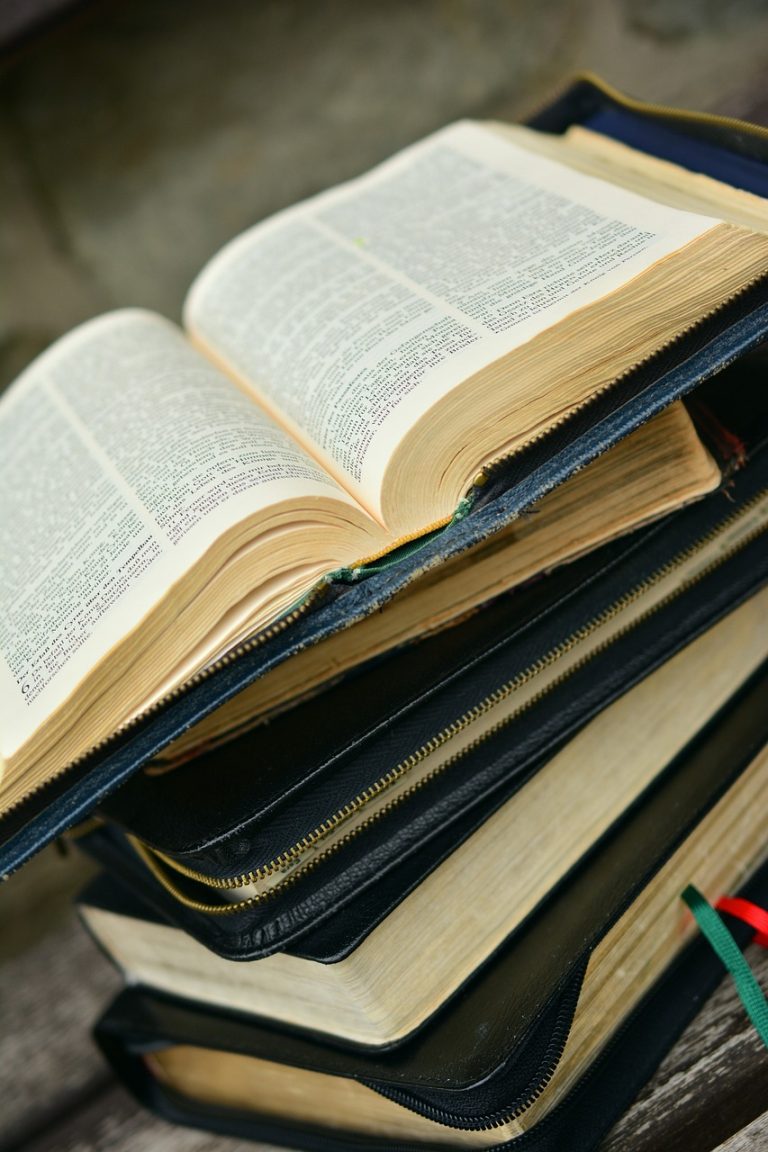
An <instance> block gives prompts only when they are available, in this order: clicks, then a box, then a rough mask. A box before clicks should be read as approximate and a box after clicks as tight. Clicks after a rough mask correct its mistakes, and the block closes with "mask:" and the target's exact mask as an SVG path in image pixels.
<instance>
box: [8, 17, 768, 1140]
mask: <svg viewBox="0 0 768 1152" xmlns="http://www.w3.org/2000/svg"><path fill="white" fill-rule="evenodd" d="M0 51H2V56H1V57H0V204H2V211H0V387H2V386H3V385H5V384H7V383H8V382H9V381H10V380H11V379H13V377H14V376H15V375H16V374H17V373H18V372H19V371H20V370H21V369H22V368H23V367H24V366H25V365H26V364H27V363H28V362H29V360H30V359H31V358H32V357H33V356H34V355H35V354H36V353H37V352H39V351H40V350H41V349H42V348H44V347H45V346H46V345H47V344H49V343H50V342H51V340H53V339H54V338H55V337H57V336H58V335H60V334H61V333H62V332H64V331H66V330H67V329H68V328H70V327H71V326H72V325H74V324H76V323H78V322H79V321H81V320H84V319H86V318H87V317H89V316H91V315H94V314H96V313H98V312H101V311H104V310H105V309H109V308H114V307H118V306H122V305H136V304H138V305H143V306H146V307H150V308H155V309H158V310H160V311H162V312H163V313H165V314H166V315H168V316H170V317H172V318H174V319H178V318H179V316H180V312H181V306H182V302H183V299H184V293H185V290H186V288H187V286H188V284H189V283H190V281H191V279H192V277H193V276H194V274H195V272H196V271H197V270H198V268H199V267H200V266H201V265H202V264H203V263H204V262H205V260H207V259H208V257H209V256H210V255H211V254H212V253H213V252H214V251H215V250H216V249H217V248H218V247H219V246H220V245H221V244H222V243H223V242H224V241H226V240H227V239H228V238H229V237H231V236H232V235H233V234H234V233H236V232H238V231H240V230H241V229H243V228H245V227H246V226H248V225H250V224H252V223H254V222H256V221H257V220H259V219H261V218H262V217H264V216H265V215H268V214H269V213H272V212H274V211H276V210H277V209H279V208H281V207H284V206H285V205H287V204H290V203H292V202H294V201H296V200H298V199H301V198H303V197H305V196H308V195H310V194H311V193H313V192H316V191H318V190H319V189H322V188H325V187H327V186H328V185H331V184H335V183H337V182H338V181H340V180H343V179H345V178H347V177H351V176H354V175H356V174H357V173H359V172H361V171H364V170H365V169H367V168H369V167H370V166H371V165H372V164H374V163H376V162H377V161H378V160H381V159H383V158H384V157H386V156H388V155H389V154H390V153H392V152H394V151H396V150H397V149H399V148H401V147H403V146H404V145H406V144H408V143H409V142H411V141H412V140H415V139H417V138H419V137H421V136H423V135H425V134H426V133H428V132H429V131H431V130H433V129H435V128H437V127H439V126H440V125H442V124H445V123H446V122H449V121H451V120H454V119H456V118H459V117H463V116H470V117H498V118H503V119H515V118H520V117H522V116H524V115H525V114H526V112H529V111H532V110H533V109H534V108H535V107H536V106H537V105H539V104H540V103H542V102H544V101H545V100H546V99H547V98H548V97H550V96H552V95H553V94H554V93H555V92H556V91H557V90H558V89H559V88H561V87H563V85H564V84H565V82H566V81H567V79H568V78H569V76H570V75H571V74H573V73H574V72H575V71H577V70H580V69H591V70H593V71H595V72H597V73H598V74H599V75H601V76H602V77H603V78H605V79H607V80H609V81H610V82H612V83H613V84H615V85H617V86H618V87H620V88H622V89H623V90H625V91H626V92H628V93H630V94H632V95H635V96H639V97H643V98H646V99H649V100H652V101H655V102H657V103H666V104H673V105H682V106H688V107H692V108H698V109H708V110H716V111H719V112H724V113H726V114H730V115H735V116H746V117H749V118H751V119H755V120H759V121H761V122H768V2H766V0H668V2H664V0H416V2H414V0H217V2H210V0H183V2H182V0H176V2H173V0H90V2H87V3H85V2H81V3H73V2H72V0H69V2H66V0H0ZM86 871H87V869H86V866H85V864H84V863H83V862H82V861H80V860H79V859H78V858H77V856H76V854H73V853H72V852H70V853H69V854H68V855H67V856H60V855H58V854H57V853H56V852H55V851H54V850H49V851H48V852H46V853H43V854H42V856H41V857H40V858H39V859H38V860H36V861H34V862H33V863H32V864H31V865H30V866H29V867H28V868H26V869H25V870H24V871H23V873H21V874H20V875H19V876H17V877H14V878H12V879H11V880H10V881H9V882H8V883H7V884H5V885H3V886H2V888H0V1100H1V1101H2V1104H1V1105H0V1152H9V1150H10V1149H12V1148H13V1149H17V1150H18V1149H23V1150H24V1152H44V1150H48V1149H57V1150H58V1149H67V1150H76V1152H86V1150H90V1149H102V1148H111V1149H118V1148H119V1149H130V1150H131V1152H141V1150H143V1149H152V1152H163V1150H165V1149H168V1150H169V1152H170V1150H173V1152H176V1150H177V1149H181V1148H183V1149H184V1150H187V1149H189V1150H192V1149H194V1150H196V1152H203V1150H208V1149H210V1150H211V1152H213V1150H214V1149H215V1150H216V1152H219V1150H220V1149H221V1150H223V1149H230V1150H234V1149H235V1148H239V1147H241V1146H240V1145H239V1144H235V1142H234V1141H219V1140H214V1139H213V1138H210V1137H206V1136H204V1135H202V1134H192V1133H187V1134H183V1135H181V1134H179V1133H177V1132H175V1131H174V1130H173V1129H170V1128H166V1127H165V1126H162V1125H160V1124H158V1123H156V1122H155V1121H152V1120H151V1119H150V1118H149V1117H147V1116H144V1115H143V1114H141V1113H140V1112H139V1111H138V1110H137V1109H136V1108H135V1106H134V1105H132V1104H131V1102H130V1101H129V1100H128V1098H127V1096H124V1095H123V1094H122V1093H121V1092H120V1091H119V1090H117V1089H114V1088H112V1087H111V1086H110V1084H109V1081H108V1076H107V1072H106V1069H105V1068H104V1067H103V1065H102V1063H101V1061H100V1058H99V1056H98V1054H97V1053H96V1051H95V1049H94V1048H93V1047H92V1045H91V1043H90V1041H89V1037H88V1031H89V1028H90V1025H91V1023H92V1021H93V1020H94V1019H95V1017H96V1015H97V1012H98V1011H99V1009H100V1008H101V1006H102V1005H103V1004H104V1002H105V1000H106V999H107V996H108V994H109V992H110V990H112V989H113V988H115V987H116V986H117V983H118V981H117V978H116V976H115V975H114V973H113V972H112V971H111V969H110V967H109V965H108V964H107V962H106V961H105V960H103V959H102V957H101V956H100V955H99V954H98V953H97V952H96V950H95V949H94V948H93V945H92V944H91V942H90V941H89V940H87V938H86V937H85V933H84V932H83V931H82V930H81V929H80V928H79V927H78V926H77V924H76V922H75V920H74V916H73V913H72V911H71V904H70V901H71V896H72V894H73V893H74V892H75V891H76V889H77V887H78V886H79V885H80V884H81V882H82V880H83V879H84V877H85V875H86ZM713 1013H714V1016H713ZM718 1013H719V1015H718ZM729 1013H730V1016H729ZM713 1021H714V1023H713ZM739 1021H740V1017H739V1014H738V1008H737V1007H736V1006H734V1004H732V1003H731V1001H730V1000H729V999H728V998H727V996H726V995H725V994H723V996H722V997H721V999H720V1000H716V1001H715V1002H714V1008H712V1009H711V1010H710V1015H709V1016H708V1017H707V1021H706V1022H705V1023H704V1024H699V1025H697V1026H695V1027H698V1028H699V1032H700V1033H701V1034H700V1036H699V1048H698V1049H697V1051H698V1055H697V1057H696V1059H695V1060H693V1058H691V1060H690V1063H691V1067H690V1068H687V1069H686V1067H685V1066H684V1065H685V1061H684V1059H683V1064H682V1065H681V1064H680V1060H681V1059H682V1058H680V1057H678V1058H677V1059H678V1065H675V1063H674V1059H673V1060H672V1064H667V1066H666V1072H665V1073H664V1075H665V1076H666V1081H664V1083H662V1085H661V1088H660V1087H659V1083H661V1082H657V1085H656V1088H655V1089H654V1091H656V1092H657V1093H658V1092H659V1091H662V1095H663V1091H667V1093H668V1105H669V1107H670V1108H671V1107H672V1106H673V1103H674V1101H675V1099H677V1098H679V1097H680V1093H681V1092H683V1093H684V1092H685V1090H686V1084H687V1080H686V1074H687V1073H688V1072H690V1073H691V1075H693V1072H694V1071H695V1069H694V1068H693V1065H694V1064H695V1063H696V1061H698V1063H699V1064H701V1061H702V1060H704V1059H705V1058H706V1051H707V1048H706V1045H707V1043H709V1044H710V1048H712V1050H714V1047H715V1044H716V1038H717V1035H721V1034H722V1029H726V1028H731V1029H732V1031H733V1036H734V1042H733V1055H732V1057H731V1058H732V1059H734V1060H750V1059H754V1060H755V1075H756V1077H759V1076H760V1075H761V1074H764V1073H765V1070H766V1068H765V1065H758V1062H757V1056H756V1049H752V1048H751V1047H750V1044H751V1040H750V1039H749V1038H747V1039H745V1036H747V1034H748V1031H749V1030H748V1029H746V1028H744V1026H743V1024H740V1022H739ZM718 1028H720V1029H721V1033H717V1029H718ZM707 1029H709V1032H708V1031H707ZM739 1029H741V1031H740V1030H739ZM739 1037H741V1040H739ZM739 1043H741V1048H739V1047H738V1044H739ZM702 1046H703V1047H702ZM702 1052H703V1053H704V1055H703V1056H702ZM761 1068H762V1073H761ZM699 1073H700V1068H699ZM713 1075H714V1072H713ZM756 1083H757V1081H756ZM763 1083H764V1082H763ZM664 1084H666V1088H665V1087H664ZM696 1094H697V1098H698V1103H697V1106H698V1112H699V1117H700V1118H701V1116H703V1115H705V1114H706V1107H707V1102H706V1099H701V1090H700V1081H696ZM657 1106H658V1100H657ZM662 1106H663V1103H662ZM747 1107H748V1102H745V1103H744V1108H747ZM749 1119H750V1117H749V1115H748V1112H745V1113H744V1117H743V1122H744V1123H745V1124H746V1123H748V1122H749ZM708 1122H709V1123H711V1130H712V1144H711V1145H710V1146H714V1145H715V1144H716V1143H718V1142H719V1140H720V1139H722V1138H724V1137H725V1136H726V1135H728V1134H729V1133H728V1132H721V1133H720V1134H719V1135H718V1131H719V1130H718V1127H717V1125H718V1117H717V1115H716V1114H715V1112H714V1111H713V1114H712V1116H711V1118H710V1119H709V1121H708ZM739 1122H740V1121H739V1115H738V1102H737V1103H736V1104H735V1105H734V1110H733V1112H732V1113H731V1114H730V1115H729V1118H728V1123H729V1124H730V1125H731V1126H732V1127H731V1129H730V1131H734V1130H735V1129H734V1127H733V1125H738V1123H739ZM628 1123H629V1124H630V1128H631V1126H632V1124H634V1129H633V1130H632V1131H633V1141H634V1142H633V1143H632V1147H633V1149H634V1148H640V1147H645V1145H643V1144H642V1124H643V1105H642V1102H641V1104H640V1108H639V1112H638V1111H637V1110H636V1112H635V1117H634V1120H632V1121H628ZM721 1127H722V1125H721ZM626 1131H627V1129H626V1127H625V1129H624V1134H622V1130H618V1131H617V1133H616V1134H614V1136H613V1137H612V1139H611V1142H610V1147H611V1148H612V1149H613V1150H614V1152H621V1149H622V1147H623V1146H624V1143H623V1142H624V1140H625V1138H626ZM638 1133H640V1135H638ZM678 1137H679V1143H675V1145H674V1149H673V1148H672V1147H669V1148H667V1149H665V1152H675V1149H678V1148H679V1149H680V1150H684V1149H686V1147H687V1145H686V1132H685V1126H684V1124H683V1126H682V1127H681V1129H680V1131H679V1133H678ZM758 1138H759V1137H758ZM638 1141H639V1142H638ZM651 1146H652V1145H650V1144H649V1145H648V1148H649V1150H650V1148H651ZM696 1146H697V1147H699V1145H696ZM242 1147H243V1148H245V1145H242ZM734 1147H735V1146H734ZM739 1147H741V1145H739ZM744 1147H745V1148H746V1147H747V1145H744ZM755 1147H757V1145H755Z"/></svg>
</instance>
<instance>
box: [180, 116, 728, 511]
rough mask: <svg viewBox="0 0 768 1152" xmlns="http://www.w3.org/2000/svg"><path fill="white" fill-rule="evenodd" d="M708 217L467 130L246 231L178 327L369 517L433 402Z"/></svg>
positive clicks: (431, 141)
mask: <svg viewBox="0 0 768 1152" xmlns="http://www.w3.org/2000/svg"><path fill="white" fill-rule="evenodd" d="M715 223H717V222H716V221H714V220H712V219H711V218H709V217H703V216H697V215H693V214H690V213H686V212H682V211H678V210H675V209H671V208H668V207H666V206H664V205H660V204H657V203H655V202H653V201H650V200H647V199H645V198H644V197H641V196H637V195H635V194H634V193H632V192H628V191H626V190H624V189H621V188H618V187H616V186H614V185H612V184H609V183H607V182H605V181H602V180H597V179H594V178H593V177H590V176H586V175H583V174H581V173H578V172H576V171H574V170H572V169H570V168H567V167H565V166H563V165H561V164H558V163H557V162H555V161H552V160H549V159H547V158H545V157H541V156H538V155H534V154H533V153H532V152H530V151H528V150H526V149H524V148H522V147H520V146H519V145H517V144H515V143H513V142H511V141H509V140H507V139H504V138H503V137H502V136H501V135H500V134H499V133H498V132H496V131H494V130H493V129H490V128H486V127H483V126H481V125H478V124H472V123H466V122H462V123H459V124H456V125H453V126H451V127H449V128H446V129H444V130H443V131H441V132H438V133H436V134H435V135H434V136H432V137H429V138H428V139H427V140H425V141H423V142H422V143H420V144H417V145H414V146H413V147H412V148H409V149H407V150H406V151H405V152H402V153H400V154H399V155H398V156H396V157H395V158H394V159H393V160H390V161H388V162H387V163H385V164H383V165H381V166H380V167H379V168H377V169H375V170H374V171H373V172H372V173H370V174H369V175H367V176H364V177H362V178H360V179H359V180H356V181H353V182H351V183H349V184H347V185H343V186H341V187H340V188H338V189H335V190H332V191H331V192H327V193H324V194H323V195H321V196H318V197H315V198H314V199H312V200H309V201H307V202H306V203H304V204H302V205H299V206H297V207H296V208H293V209H289V210H287V211H286V212H283V213H281V214H280V215H278V216H276V217H274V218H273V219H272V220H270V221H268V222H266V223H265V224H262V225H259V226H257V227H256V228H254V229H252V230H250V231H249V232H246V233H244V234H243V235H242V236H240V237H239V238H238V239H236V240H235V241H233V242H232V243H231V244H230V245H228V246H227V247H226V248H224V249H223V250H222V252H221V253H219V254H218V256H216V257H215V258H214V260H213V261H212V262H211V263H210V264H209V265H208V266H207V268H206V269H204V270H203V272H202V273H201V275H200V276H199V277H198V280H197V281H196V283H195V284H194V285H193V288H192V290H191V292H190V296H189V298H188V301H187V307H186V322H187V325H188V327H189V329H190V330H191V331H192V332H193V334H194V335H195V337H196V338H198V339H199V340H200V341H201V342H202V343H203V344H204V345H206V346H207V347H208V348H210V349H211V350H212V351H213V352H214V353H215V354H216V355H217V356H219V357H220V358H221V359H222V360H223V361H224V362H225V363H226V364H227V365H228V366H229V368H230V369H232V370H233V371H235V372H236V373H237V374H238V375H239V376H241V377H242V378H245V379H246V380H248V381H250V382H251V383H252V384H253V385H254V386H255V388H256V389H257V391H258V393H259V394H260V395H261V396H262V398H263V399H264V401H265V402H266V404H267V405H268V406H271V407H272V409H277V410H279V413H280V416H281V418H283V419H284V420H285V423H286V425H287V426H288V427H289V428H291V430H292V431H293V432H294V434H295V435H298V436H300V437H301V438H302V439H303V440H304V442H306V443H307V444H308V446H309V448H310V450H312V451H313V452H314V453H315V454H316V455H317V456H318V458H319V459H321V460H323V461H324V462H325V463H326V466H328V467H331V468H335V470H336V474H337V475H339V476H340V478H341V479H342V481H343V482H345V483H346V484H347V485H348V486H349V487H350V490H352V491H354V492H355V493H356V494H357V495H358V496H359V498H360V499H361V501H362V502H364V503H365V504H366V506H367V507H369V508H370V509H371V510H373V511H380V509H379V492H380V488H381V482H382V478H383V474H384V470H385V468H386V465H387V462H388V460H389V459H390V457H391V455H392V453H393V451H394V449H395V448H396V447H397V445H398V443H399V442H400V440H401V439H402V437H403V435H404V434H405V433H406V432H407V430H408V429H409V428H410V427H412V426H413V424H414V423H415V421H416V420H417V419H418V418H419V417H420V416H421V415H423V414H424V413H425V412H427V411H428V410H429V409H430V407H431V406H432V405H433V404H434V403H435V402H436V401H437V400H439V399H440V398H441V397H443V396H445V395H447V394H448V393H449V392H450V391H451V389H452V388H454V387H455V386H456V385H457V384H460V383H461V382H462V381H463V380H465V379H466V378H467V377H469V376H471V375H472V374H473V373H474V372H476V371H477V370H478V369H480V368H482V367H484V366H486V365H487V364H489V363H490V362H492V361H493V360H495V359H497V358H498V357H499V356H501V355H503V354H504V353H507V352H509V351H511V350H512V349H513V348H515V347H517V346H519V345H521V344H523V343H525V342H526V341H528V340H530V339H531V338H532V337H533V336H535V335H537V334H538V333H539V332H541V331H543V330H544V329H545V328H547V327H549V326H551V325H552V324H554V323H555V322H556V321H558V320H560V319H562V318H563V317H564V316H566V315H568V314H569V313H571V312H573V311H575V310H576V309H577V308H580V307H583V306H584V305H586V304H589V303H592V302H594V301H595V300H597V299H599V298H600V297H602V296H604V295H606V294H607V293H609V292H612V291H614V290H615V289H616V288H618V287H620V286H621V285H622V284H624V283H626V282H627V281H629V280H630V279H632V278H633V277H634V276H636V275H637V274H638V273H639V272H642V271H643V270H645V269H646V268H648V267H649V266H650V265H652V264H653V263H655V262H656V261H657V260H660V259H662V258H663V257H664V256H666V255H668V254H669V253H671V252H673V251H675V250H677V249H679V248H680V247H682V246H683V245H685V244H687V243H689V242H690V241H691V240H694V239H695V238H696V237H698V236H700V235H702V234H703V233H704V232H706V231H708V230H709V229H710V228H711V227H713V226H714V224H715Z"/></svg>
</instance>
